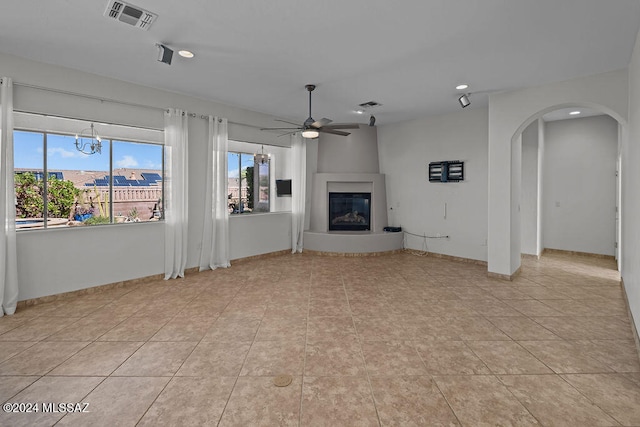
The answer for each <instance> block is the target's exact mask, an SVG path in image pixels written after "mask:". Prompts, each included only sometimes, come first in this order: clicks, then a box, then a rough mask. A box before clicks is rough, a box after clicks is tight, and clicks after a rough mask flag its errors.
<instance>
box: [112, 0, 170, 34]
mask: <svg viewBox="0 0 640 427" xmlns="http://www.w3.org/2000/svg"><path fill="white" fill-rule="evenodd" d="M104 16H106V17H107V18H113V19H116V20H118V21H120V22H124V23H125V24H129V25H133V26H134V27H137V28H140V29H141V30H148V29H149V27H151V24H153V22H154V21H155V20H156V18H158V15H156V14H155V13H151V12H149V11H147V10H144V9H141V8H139V7H138V6H134V5H132V4H129V3H125V2H123V1H119V0H109V3H107V9H106V10H105V11H104Z"/></svg>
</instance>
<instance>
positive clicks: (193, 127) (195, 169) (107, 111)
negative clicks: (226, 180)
mask: <svg viewBox="0 0 640 427" xmlns="http://www.w3.org/2000/svg"><path fill="white" fill-rule="evenodd" d="M0 76H6V77H12V78H13V80H14V85H16V89H15V97H14V108H15V109H16V110H21V111H30V112H40V113H49V114H52V115H60V116H66V117H73V118H79V119H84V120H91V121H96V122H107V123H119V124H127V125H134V126H144V127H151V128H160V129H161V128H163V113H162V109H164V108H167V107H175V108H181V109H184V110H188V111H190V112H194V113H196V114H197V115H198V118H190V119H189V142H188V146H189V153H188V154H189V155H188V158H189V168H190V171H189V231H188V236H189V240H188V248H187V254H188V261H187V267H195V266H197V264H198V257H199V251H200V246H201V242H202V223H203V207H202V204H203V197H202V195H203V193H204V181H203V179H202V177H203V176H204V168H205V158H206V157H205V156H206V146H207V144H206V140H205V138H206V129H207V122H206V121H205V120H202V119H200V118H199V116H200V115H201V114H205V115H209V114H211V115H216V116H220V117H225V118H227V119H229V121H231V122H235V123H240V124H242V123H246V124H250V125H251V126H244V125H238V124H231V125H230V126H229V135H230V138H232V139H237V140H240V141H251V142H257V143H265V144H274V145H285V146H288V145H289V144H290V141H289V140H288V139H282V138H280V139H277V138H276V135H275V134H270V133H268V132H260V131H258V130H257V129H256V127H262V126H264V127H269V126H271V125H272V124H273V119H274V117H271V116H267V115H264V114H261V113H255V112H251V111H248V110H243V109H240V108H236V107H231V106H227V105H223V104H219V103H215V102H210V101H205V100H201V99H197V98H194V97H190V96H185V95H179V94H176V93H171V92H166V91H161V90H157V89H152V88H148V87H143V86H139V85H134V84H131V83H127V82H122V81H118V80H114V79H109V78H105V77H101V76H97V75H92V74H88V73H83V72H81V71H76V70H71V69H67V68H64V67H58V66H53V65H48V64H42V63H37V62H33V61H28V60H25V59H22V58H18V57H15V56H12V55H5V54H0ZM20 84H22V85H25V84H26V85H31V86H42V87H47V88H51V89H55V90H58V91H69V92H74V93H79V94H84V95H90V96H95V97H98V98H102V99H106V100H118V101H122V102H128V103H134V104H141V105H148V106H153V107H156V109H150V108H142V107H136V106H127V105H122V104H118V103H112V102H101V101H100V100H97V99H87V98H82V97H77V96H72V95H67V94H63V93H55V92H47V91H42V90H39V89H34V88H30V87H24V86H21V85H20ZM290 223H291V220H290V214H289V213H279V214H265V215H260V216H258V215H256V217H255V218H253V217H246V218H244V217H243V218H239V219H238V220H236V219H234V220H232V222H231V225H230V227H231V230H230V234H231V235H230V237H231V241H232V243H231V248H230V249H231V256H232V258H233V259H237V258H243V257H247V256H252V255H257V254H261V253H267V252H274V251H279V250H283V249H290V248H291V243H290V238H289V237H287V229H288V228H289V227H290ZM17 239H18V279H19V283H20V294H19V299H20V300H24V299H29V298H36V297H40V296H45V295H51V294H57V293H62V292H68V291H73V290H78V289H82V288H86V287H91V286H96V285H100V284H107V283H114V282H119V281H123V280H129V279H135V278H139V277H144V276H148V275H152V274H158V273H162V272H163V271H164V228H163V227H162V224H124V225H122V226H120V225H113V226H104V227H95V226H94V227H91V228H86V229H73V230H67V229H65V230H46V231H45V230H40V231H29V232H20V233H18V237H17ZM79 251H80V253H79Z"/></svg>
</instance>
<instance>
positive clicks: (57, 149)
mask: <svg viewBox="0 0 640 427" xmlns="http://www.w3.org/2000/svg"><path fill="white" fill-rule="evenodd" d="M110 144H111V142H110V141H109V140H103V141H102V153H101V154H98V153H96V154H92V155H87V154H83V153H81V152H80V151H78V150H77V149H76V146H75V137H73V136H67V135H55V134H48V135H47V154H48V156H47V169H48V170H50V171H51V170H84V171H105V172H108V171H109V169H110V168H109V146H110ZM13 152H14V153H13V157H14V167H15V168H27V169H34V170H42V169H43V164H44V159H43V157H44V156H43V153H44V138H43V134H42V133H37V132H24V131H15V132H14V134H13ZM113 168H114V169H119V168H127V169H155V170H158V171H162V146H161V145H155V144H141V143H134V142H123V141H117V140H114V141H113Z"/></svg>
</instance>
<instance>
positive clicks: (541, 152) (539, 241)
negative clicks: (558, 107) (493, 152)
mask: <svg viewBox="0 0 640 427" xmlns="http://www.w3.org/2000/svg"><path fill="white" fill-rule="evenodd" d="M546 132H547V127H546V124H545V122H544V120H542V118H539V119H538V183H537V186H538V200H537V216H536V229H537V230H538V232H537V237H536V250H537V252H536V254H537V255H538V256H539V255H540V254H541V253H542V249H543V248H544V246H543V244H544V243H543V242H544V230H543V227H542V223H543V221H544V213H543V210H544V209H543V202H542V201H543V200H544V196H545V194H544V182H545V180H544V159H545V156H546V152H547V148H546V147H547V144H546V139H545V134H546Z"/></svg>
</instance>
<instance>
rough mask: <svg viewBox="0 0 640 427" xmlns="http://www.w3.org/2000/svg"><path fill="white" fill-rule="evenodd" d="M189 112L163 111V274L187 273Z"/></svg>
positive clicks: (179, 274)
mask: <svg viewBox="0 0 640 427" xmlns="http://www.w3.org/2000/svg"><path fill="white" fill-rule="evenodd" d="M188 137H189V132H188V115H187V114H186V112H184V111H182V110H179V109H169V110H167V111H166V112H165V114H164V138H165V181H164V186H165V187H164V217H165V242H164V278H165V279H175V278H176V277H184V269H185V267H186V265H187V226H188V206H189V198H188V193H189V191H188V188H189V182H188V176H189V175H188V172H189V168H188V161H187V160H188V159H187V141H188Z"/></svg>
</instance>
